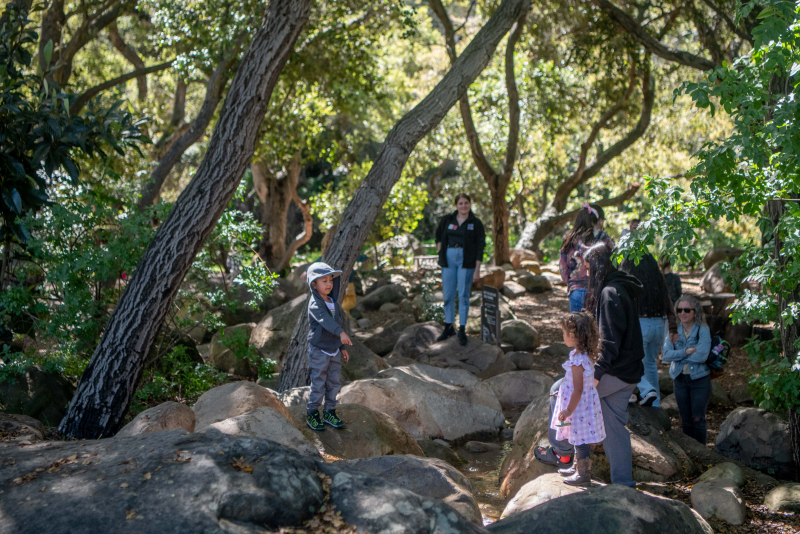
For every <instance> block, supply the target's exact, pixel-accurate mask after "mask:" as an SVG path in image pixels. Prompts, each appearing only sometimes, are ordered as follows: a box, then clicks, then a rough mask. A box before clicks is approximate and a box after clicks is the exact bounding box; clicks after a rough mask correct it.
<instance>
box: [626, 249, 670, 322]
mask: <svg viewBox="0 0 800 534" xmlns="http://www.w3.org/2000/svg"><path fill="white" fill-rule="evenodd" d="M619 270H620V271H622V272H623V273H628V274H630V275H633V276H635V277H636V278H637V279H638V280H639V281H640V282H641V283H642V285H644V291H642V292H641V294H639V297H638V298H637V299H636V302H637V303H638V306H639V317H664V316H665V315H667V313H668V312H669V309H670V307H671V306H672V301H671V300H670V298H669V289H667V281H666V280H664V275H663V274H662V272H661V269H659V268H658V262H656V259H655V258H654V257H653V256H652V255H650V254H645V255H644V256H642V259H641V260H639V265H636V263H635V262H633V261H632V260H624V261H623V262H622V263H621V264H620V266H619Z"/></svg>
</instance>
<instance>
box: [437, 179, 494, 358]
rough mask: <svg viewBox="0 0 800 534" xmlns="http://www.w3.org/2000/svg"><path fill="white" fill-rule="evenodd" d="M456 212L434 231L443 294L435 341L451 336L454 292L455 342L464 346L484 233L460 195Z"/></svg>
mask: <svg viewBox="0 0 800 534" xmlns="http://www.w3.org/2000/svg"><path fill="white" fill-rule="evenodd" d="M455 204H456V211H454V212H453V213H450V214H448V215H445V216H444V217H442V220H441V221H440V222H439V227H438V228H436V246H437V247H438V250H439V266H440V267H441V268H442V292H443V293H444V322H445V324H444V332H442V335H440V336H439V338H438V341H444V340H445V339H447V338H449V337H450V336H452V335H455V333H456V332H455V329H454V328H453V323H454V322H455V319H456V306H455V297H456V291H458V316H459V327H458V341H459V343H461V344H462V345H466V344H467V333H466V332H465V330H464V328H465V327H466V325H467V315H468V313H469V295H470V289H471V288H472V282H477V281H478V279H479V278H480V270H481V262H483V249H484V247H485V246H486V232H485V231H484V229H483V223H482V222H481V221H480V219H478V218H477V217H475V214H473V213H472V210H471V209H470V206H471V205H472V201H471V200H470V198H469V196H468V195H466V194H464V193H461V194H460V195H458V196H457V197H456V201H455Z"/></svg>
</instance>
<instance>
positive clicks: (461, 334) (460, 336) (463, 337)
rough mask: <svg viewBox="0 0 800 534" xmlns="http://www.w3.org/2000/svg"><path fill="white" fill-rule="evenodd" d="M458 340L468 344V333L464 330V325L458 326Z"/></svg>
mask: <svg viewBox="0 0 800 534" xmlns="http://www.w3.org/2000/svg"><path fill="white" fill-rule="evenodd" d="M458 342H459V343H461V344H462V345H466V344H467V333H466V332H465V331H464V327H463V326H459V327H458Z"/></svg>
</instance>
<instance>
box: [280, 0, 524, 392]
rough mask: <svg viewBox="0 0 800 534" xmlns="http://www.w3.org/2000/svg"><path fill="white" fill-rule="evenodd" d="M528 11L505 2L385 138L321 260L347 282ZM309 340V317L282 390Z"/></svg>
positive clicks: (303, 367)
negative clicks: (419, 161)
mask: <svg viewBox="0 0 800 534" xmlns="http://www.w3.org/2000/svg"><path fill="white" fill-rule="evenodd" d="M529 6H530V0H503V2H502V3H501V4H500V6H499V7H498V8H497V10H496V11H495V13H494V15H492V17H491V18H490V19H489V21H488V22H487V23H486V25H485V26H484V27H483V28H481V30H480V31H479V32H478V34H477V35H475V37H474V38H473V39H472V42H471V43H470V44H469V45H468V46H467V48H466V49H465V50H464V52H463V53H462V54H461V55H460V56H459V57H458V59H457V60H456V62H455V63H454V64H453V66H452V67H451V68H450V70H449V71H448V72H447V74H445V76H444V78H442V80H441V81H440V82H439V83H438V84H437V85H436V87H435V88H434V89H433V90H432V91H431V92H430V93H429V94H428V95H427V96H426V97H425V98H424V99H423V100H422V101H421V102H420V103H419V104H417V105H416V106H415V107H414V109H412V110H411V111H409V112H408V113H406V114H405V115H404V116H403V118H401V119H400V121H399V122H398V123H397V124H395V126H394V128H392V130H391V131H390V132H389V134H388V135H387V136H386V139H385V141H384V143H383V148H382V149H381V152H380V154H378V157H377V159H376V160H375V163H374V164H373V165H372V168H371V169H370V171H369V174H367V177H366V178H364V181H363V182H362V183H361V185H360V186H359V188H358V189H357V190H356V192H355V195H354V196H353V200H351V201H350V204H348V206H347V208H346V209H345V212H344V214H343V215H342V218H341V220H340V221H339V224H338V226H337V228H336V232H335V233H334V236H333V239H332V242H331V244H330V246H329V247H328V248H327V250H326V251H325V253H324V255H323V261H325V262H326V263H328V264H329V265H332V266H334V267H335V268H337V269H340V270H342V271H343V277H344V278H345V279H346V278H347V277H349V275H350V271H351V270H352V269H353V265H354V264H355V262H356V258H357V257H358V255H359V253H360V252H361V249H362V247H363V246H364V241H365V240H366V238H367V235H368V234H369V231H370V228H371V227H372V225H373V223H374V222H375V219H376V217H377V216H378V214H379V213H380V210H381V207H382V206H383V204H384V203H385V202H386V200H387V199H388V198H389V193H391V190H392V187H393V186H394V184H395V183H397V180H399V179H400V174H401V172H402V171H403V167H404V166H405V164H406V162H407V161H408V157H409V155H410V154H411V151H413V150H414V147H415V146H416V145H417V143H418V142H419V141H420V140H421V139H422V138H423V137H425V135H427V134H428V132H430V131H431V130H432V129H433V128H434V127H436V125H437V124H439V122H441V120H442V119H443V118H444V116H445V115H446V114H447V112H448V111H449V110H450V108H451V107H453V105H455V103H456V102H457V101H458V100H459V99H460V98H461V97H462V96H463V95H464V94H465V93H466V91H467V88H468V87H469V86H470V85H471V84H472V82H473V81H474V80H475V78H477V77H478V75H479V74H480V73H481V71H483V69H484V67H486V65H487V64H488V63H489V60H490V59H491V57H492V55H493V54H494V51H495V49H496V48H497V45H498V43H499V42H500V40H501V39H502V38H503V36H504V35H505V34H506V33H507V32H508V31H509V30H510V29H511V27H512V26H513V25H514V23H515V22H516V21H517V20H519V18H520V16H521V15H522V14H523V13H524V12H526V11H527V10H528V9H529ZM343 293H344V292H342V295H341V296H342V297H343V296H344V294H343ZM307 335H308V318H307V316H306V315H305V314H302V315H301V318H300V320H299V321H298V322H297V326H296V327H295V329H294V332H293V334H292V339H291V341H290V342H289V347H288V349H287V355H286V360H285V363H284V364H283V368H282V370H281V381H280V389H281V391H285V390H287V389H290V388H293V387H296V386H300V385H305V384H307V383H308V366H307V362H306V352H307V349H308V346H307V345H308V343H307V341H306V336H307Z"/></svg>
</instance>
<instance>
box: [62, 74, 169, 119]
mask: <svg viewBox="0 0 800 534" xmlns="http://www.w3.org/2000/svg"><path fill="white" fill-rule="evenodd" d="M172 63H173V61H167V62H166V63H161V64H160V65H153V66H152V67H145V68H143V69H137V70H135V71H132V72H129V73H127V74H123V75H122V76H118V77H116V78H114V79H112V80H108V81H106V82H103V83H101V84H100V85H95V86H94V87H92V88H91V89H87V90H86V91H85V92H84V93H82V94H81V95H80V96H79V97H78V98H77V99H76V100H75V102H73V103H72V105H71V106H70V107H69V112H70V115H77V114H78V113H80V112H81V110H82V109H83V106H85V105H86V103H87V102H88V101H89V100H91V99H92V98H94V97H95V96H97V95H99V94H100V93H102V92H103V91H105V90H106V89H111V88H112V87H115V86H117V85H119V84H122V83H125V82H127V81H128V80H132V79H134V78H138V77H140V76H147V75H148V74H152V73H154V72H159V71H162V70H164V69H168V68H169V67H171V66H172Z"/></svg>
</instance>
